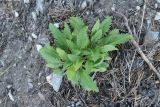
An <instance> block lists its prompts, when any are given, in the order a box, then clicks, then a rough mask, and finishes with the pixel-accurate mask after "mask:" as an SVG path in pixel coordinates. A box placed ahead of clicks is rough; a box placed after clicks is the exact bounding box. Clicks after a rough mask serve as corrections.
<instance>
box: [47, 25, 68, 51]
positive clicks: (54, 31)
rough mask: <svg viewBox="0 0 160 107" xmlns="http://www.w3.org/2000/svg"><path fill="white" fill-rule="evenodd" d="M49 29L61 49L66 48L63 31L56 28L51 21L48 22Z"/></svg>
mask: <svg viewBox="0 0 160 107" xmlns="http://www.w3.org/2000/svg"><path fill="white" fill-rule="evenodd" d="M49 29H50V31H51V33H52V34H53V37H54V38H55V39H56V40H55V43H56V45H57V46H58V47H60V48H62V49H66V48H67V47H66V46H67V43H66V40H65V37H64V35H63V33H62V32H61V31H60V30H59V29H58V28H56V27H55V26H54V25H53V24H52V23H50V24H49Z"/></svg>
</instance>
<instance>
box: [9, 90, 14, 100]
mask: <svg viewBox="0 0 160 107" xmlns="http://www.w3.org/2000/svg"><path fill="white" fill-rule="evenodd" d="M8 96H9V99H10V100H11V101H14V97H13V95H12V93H11V90H9V93H8Z"/></svg>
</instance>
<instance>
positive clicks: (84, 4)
mask: <svg viewBox="0 0 160 107" xmlns="http://www.w3.org/2000/svg"><path fill="white" fill-rule="evenodd" d="M86 7H87V2H86V0H84V1H83V2H82V4H81V9H82V10H83V9H85V8H86Z"/></svg>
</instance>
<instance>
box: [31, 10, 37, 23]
mask: <svg viewBox="0 0 160 107" xmlns="http://www.w3.org/2000/svg"><path fill="white" fill-rule="evenodd" d="M31 14H32V18H33V20H34V21H35V22H36V20H37V15H36V12H32V13H31Z"/></svg>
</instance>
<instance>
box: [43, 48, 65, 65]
mask: <svg viewBox="0 0 160 107" xmlns="http://www.w3.org/2000/svg"><path fill="white" fill-rule="evenodd" d="M40 54H41V56H42V57H43V58H44V59H45V60H46V62H47V63H48V64H47V66H48V67H50V68H57V67H59V66H60V65H61V64H62V63H61V61H60V59H59V56H58V54H57V52H56V51H55V49H54V48H52V47H51V46H45V47H43V48H41V50H40Z"/></svg>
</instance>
